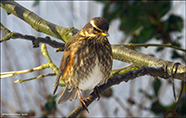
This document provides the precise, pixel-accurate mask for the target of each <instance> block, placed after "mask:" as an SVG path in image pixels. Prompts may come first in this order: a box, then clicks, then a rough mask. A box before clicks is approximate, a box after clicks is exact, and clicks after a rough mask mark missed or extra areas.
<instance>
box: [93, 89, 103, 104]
mask: <svg viewBox="0 0 186 118" xmlns="http://www.w3.org/2000/svg"><path fill="white" fill-rule="evenodd" d="M101 92H102V90H101V89H100V88H99V87H98V86H96V87H94V93H95V94H96V96H98V99H97V101H98V100H99V99H100V96H101Z"/></svg>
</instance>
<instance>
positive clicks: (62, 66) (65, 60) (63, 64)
mask: <svg viewBox="0 0 186 118" xmlns="http://www.w3.org/2000/svg"><path fill="white" fill-rule="evenodd" d="M69 60H70V58H69V57H65V52H64V54H63V56H62V60H61V64H60V66H59V68H58V75H57V77H56V80H55V84H54V85H55V86H54V91H53V95H54V94H55V92H56V91H57V88H58V85H59V79H60V77H61V76H62V75H63V72H64V70H65V68H66V66H67V64H68V61H69Z"/></svg>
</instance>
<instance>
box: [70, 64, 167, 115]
mask: <svg viewBox="0 0 186 118" xmlns="http://www.w3.org/2000/svg"><path fill="white" fill-rule="evenodd" d="M163 74H165V72H163V68H162V67H159V68H156V67H144V66H143V67H142V68H140V69H138V70H134V71H129V72H127V73H124V74H121V75H118V76H114V77H111V78H110V79H109V80H108V82H107V83H106V84H103V85H101V86H100V89H101V91H102V92H103V91H104V90H106V89H108V88H110V87H111V86H113V85H116V84H120V83H121V82H123V81H125V82H128V81H129V80H132V79H135V78H137V77H139V76H144V75H152V76H159V75H163ZM88 97H89V98H90V100H89V99H86V100H85V103H86V105H87V106H89V105H90V104H91V103H92V102H93V101H94V100H95V99H96V98H97V97H98V96H96V94H94V92H92V93H91V94H90V95H89V96H88ZM82 111H83V108H82V106H81V104H79V105H78V106H77V107H76V108H75V109H74V110H73V111H72V112H71V113H70V114H69V115H68V117H72V118H74V117H77V116H78V115H79V114H80V113H81V112H82Z"/></svg>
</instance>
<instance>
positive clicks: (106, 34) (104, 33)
mask: <svg viewBox="0 0 186 118" xmlns="http://www.w3.org/2000/svg"><path fill="white" fill-rule="evenodd" d="M101 35H103V36H109V33H108V32H107V31H105V32H102V33H101Z"/></svg>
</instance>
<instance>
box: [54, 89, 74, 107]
mask: <svg viewBox="0 0 186 118" xmlns="http://www.w3.org/2000/svg"><path fill="white" fill-rule="evenodd" d="M76 98H77V88H73V89H72V90H69V89H68V88H67V87H65V88H64V90H63V91H62V93H61V96H60V97H59V99H58V100H57V104H62V103H64V102H66V101H67V100H70V101H71V100H75V99H76Z"/></svg>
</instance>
